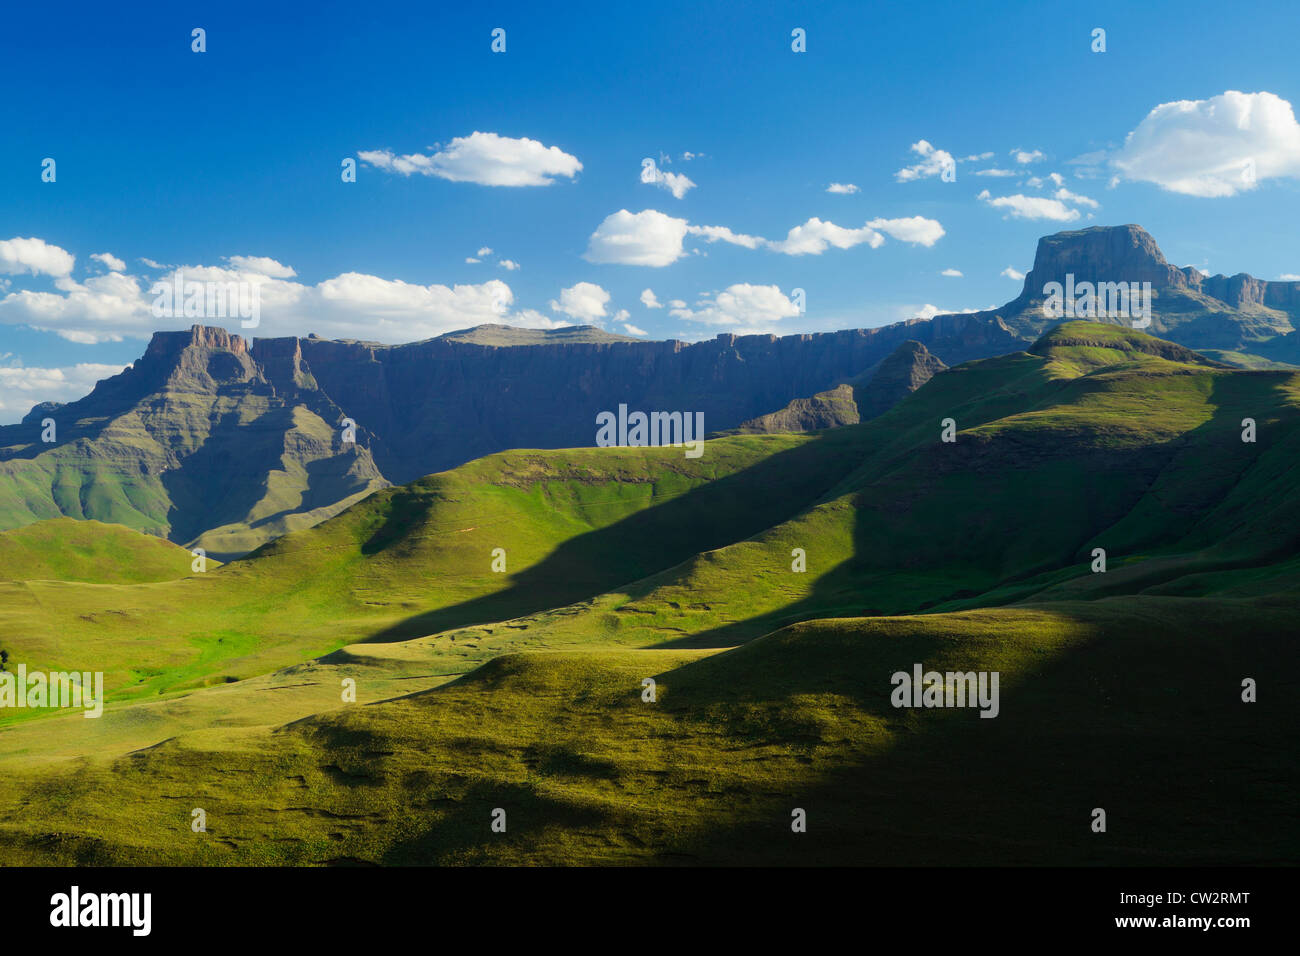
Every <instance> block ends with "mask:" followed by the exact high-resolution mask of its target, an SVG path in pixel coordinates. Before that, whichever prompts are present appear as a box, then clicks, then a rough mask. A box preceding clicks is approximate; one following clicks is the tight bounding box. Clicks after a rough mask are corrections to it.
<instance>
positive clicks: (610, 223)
mask: <svg viewBox="0 0 1300 956" xmlns="http://www.w3.org/2000/svg"><path fill="white" fill-rule="evenodd" d="M687 225H688V224H687V222H686V220H685V219H677V218H675V217H673V216H668V215H665V214H664V213H661V212H659V211H658V210H655V209H643V210H642V211H641V212H638V213H631V212H628V211H627V210H626V209H620V210H619V211H618V212H615V213H610V214H609V215H608V216H606V217H605V219H604V221H603V222H602V223H601V224H600V225H599V226H597V227H596V231H595V232H593V233H592V234H591V238H590V239H589V240H588V242H587V252H586V258H587V260H588V261H589V262H612V263H619V264H621V265H630V266H656V267H657V266H666V265H670V264H671V263H673V262H676V261H677V260H678V259H680V258H681V257H682V256H683V255H685V252H684V251H683V249H682V240H683V239H684V238H686V229H687Z"/></svg>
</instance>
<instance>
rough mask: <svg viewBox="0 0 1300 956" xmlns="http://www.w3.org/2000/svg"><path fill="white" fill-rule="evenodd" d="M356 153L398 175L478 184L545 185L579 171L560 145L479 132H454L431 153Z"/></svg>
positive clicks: (378, 167)
mask: <svg viewBox="0 0 1300 956" xmlns="http://www.w3.org/2000/svg"><path fill="white" fill-rule="evenodd" d="M357 155H358V156H359V157H360V158H361V161H362V162H363V163H366V164H367V165H369V166H373V167H375V168H376V169H382V170H385V171H388V172H393V173H398V174H400V175H402V176H412V175H416V174H419V175H421V176H435V177H437V178H439V179H447V180H450V181H451V182H456V183H478V184H479V185H481V186H549V185H550V184H551V183H553V182H555V181H556V179H557V178H560V177H564V178H566V179H572V178H573V177H574V176H575V175H577V174H578V173H579V172H580V171H581V170H582V163H581V162H579V161H578V158H577V157H576V156H570V155H569V154H568V153H566V152H564V150H562V149H560V148H559V147H558V146H544V145H543V144H541V143H539V142H538V141H537V140H535V139H528V138H527V137H524V138H520V139H512V138H510V137H508V136H500V135H498V134H496V133H481V132H477V131H475V132H473V133H471V134H470V135H469V136H458V137H456V138H455V139H453V140H452V141H451V142H450V143H449V144H448V145H447V146H445V147H444V148H442V149H440V150H438V151H437V152H434V153H410V154H407V155H405V156H398V155H395V154H394V153H392V152H390V151H389V150H383V149H376V150H362V151H360V152H358V153H357Z"/></svg>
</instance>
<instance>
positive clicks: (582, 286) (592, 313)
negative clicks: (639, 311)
mask: <svg viewBox="0 0 1300 956" xmlns="http://www.w3.org/2000/svg"><path fill="white" fill-rule="evenodd" d="M607 304H609V293H608V292H606V291H605V290H604V289H602V288H601V287H600V286H598V285H596V284H595V283H594V282H579V283H577V284H576V285H572V286H570V287H569V288H567V289H561V290H560V298H559V300H558V301H557V300H555V299H552V300H551V311H553V312H563V313H564V314H565V315H567V316H569V318H571V319H576V320H577V321H579V322H583V323H585V324H587V325H594V324H598V323H599V322H600V320H601V319H602V318H604V316H605V306H606V305H607Z"/></svg>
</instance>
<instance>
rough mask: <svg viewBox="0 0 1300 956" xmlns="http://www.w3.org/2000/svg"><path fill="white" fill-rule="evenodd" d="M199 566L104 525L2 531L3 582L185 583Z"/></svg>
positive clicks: (183, 553) (57, 524) (65, 523)
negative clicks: (181, 581)
mask: <svg viewBox="0 0 1300 956" xmlns="http://www.w3.org/2000/svg"><path fill="white" fill-rule="evenodd" d="M193 563H194V557H193V555H192V554H191V553H190V552H189V551H187V550H185V549H184V548H180V547H177V546H176V545H174V544H172V543H171V542H169V541H165V540H163V539H162V538H155V537H152V536H151V535H144V534H140V533H139V532H136V531H132V530H131V529H129V528H124V527H122V526H121V525H112V524H103V523H102V522H99V521H76V520H73V519H72V518H54V519H51V520H49V521H40V522H37V523H36V524H30V525H27V526H26V527H24V528H15V529H13V530H11V531H3V532H0V581H85V582H88V583H95V584H146V583H150V582H155V581H173V580H176V579H177V578H183V577H185V576H187V575H189V574H191V573H193ZM208 567H209V568H212V569H215V568H217V567H220V562H217V561H211V560H209V561H208Z"/></svg>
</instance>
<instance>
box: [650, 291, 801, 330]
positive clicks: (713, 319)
mask: <svg viewBox="0 0 1300 956" xmlns="http://www.w3.org/2000/svg"><path fill="white" fill-rule="evenodd" d="M672 306H673V307H672V308H671V309H670V310H669V314H670V315H672V316H675V317H676V318H679V319H685V320H686V321H688V322H700V323H703V324H705V325H722V326H728V327H732V326H734V327H735V328H733V329H732V331H735V332H738V333H745V332H768V331H771V329H772V326H773V325H775V324H776V323H777V322H779V321H780V320H782V319H788V318H792V317H794V316H796V315H798V314H799V309H798V307H797V306H795V304H794V303H793V302H791V301H790V299H789V298H788V297H787V296H786V295H785V293H783V292H782V291H781V290H780V288H779V287H777V286H774V285H750V284H749V283H747V282H741V283H737V284H736V285H731V286H728V287H727V288H726V289H724V290H723V291H722V292H719V293H717V294H715V295H706V296H703V297H701V298H700V299H699V300H698V301H697V302H696V303H695V306H694V308H691V307H688V306H687V305H686V303H685V302H680V301H678V302H674V303H673V304H672Z"/></svg>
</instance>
